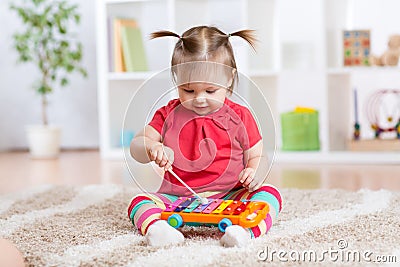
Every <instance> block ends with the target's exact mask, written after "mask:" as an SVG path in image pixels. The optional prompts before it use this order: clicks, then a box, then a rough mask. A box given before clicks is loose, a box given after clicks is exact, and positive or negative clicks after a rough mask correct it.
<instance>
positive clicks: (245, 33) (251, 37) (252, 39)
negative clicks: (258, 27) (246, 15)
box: [228, 30, 258, 50]
mask: <svg viewBox="0 0 400 267" xmlns="http://www.w3.org/2000/svg"><path fill="white" fill-rule="evenodd" d="M254 32H255V31H254V30H241V31H237V32H234V33H230V34H228V38H229V37H230V36H238V37H241V38H243V39H244V40H246V42H248V43H249V45H250V46H251V47H252V48H253V49H254V50H256V47H255V44H256V42H258V40H257V38H256V36H255V34H254Z"/></svg>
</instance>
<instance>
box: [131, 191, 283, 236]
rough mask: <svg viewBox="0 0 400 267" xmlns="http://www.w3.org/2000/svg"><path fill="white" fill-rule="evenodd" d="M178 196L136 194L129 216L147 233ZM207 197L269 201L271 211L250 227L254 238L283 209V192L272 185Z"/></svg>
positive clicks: (267, 229)
mask: <svg viewBox="0 0 400 267" xmlns="http://www.w3.org/2000/svg"><path fill="white" fill-rule="evenodd" d="M202 195H203V194H202ZM178 197H179V196H175V195H169V194H161V193H147V194H139V195H136V196H135V197H134V198H133V199H132V201H131V203H130V205H129V208H128V216H129V218H130V220H131V221H132V223H133V225H134V226H136V228H137V229H138V230H139V231H140V232H141V233H142V235H145V234H146V232H147V229H148V228H149V226H150V225H152V224H153V223H154V222H156V221H158V220H160V217H161V211H163V210H164V209H165V207H166V205H168V204H171V203H173V202H174V201H175V200H177V199H178ZM207 197H208V198H222V199H224V200H228V199H231V200H252V201H262V202H266V203H268V205H269V210H270V211H269V213H268V214H267V216H266V218H265V219H264V220H262V221H261V222H260V223H259V224H258V225H257V226H255V227H252V228H248V231H249V232H250V234H251V236H252V237H253V238H256V237H259V236H262V235H264V234H266V233H267V232H268V231H269V229H270V228H271V226H272V224H273V222H274V221H275V220H276V218H277V217H278V214H279V212H280V211H281V209H282V198H281V194H280V193H279V191H278V190H277V189H276V188H275V187H274V186H272V185H264V186H262V187H260V188H259V189H258V190H256V191H254V192H251V193H250V192H249V191H247V189H246V188H240V189H237V190H234V191H231V192H228V193H219V194H212V195H208V196H207Z"/></svg>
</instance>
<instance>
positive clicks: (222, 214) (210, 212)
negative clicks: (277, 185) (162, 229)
mask: <svg viewBox="0 0 400 267" xmlns="http://www.w3.org/2000/svg"><path fill="white" fill-rule="evenodd" d="M208 200H209V201H208V203H207V204H201V201H200V199H198V198H194V197H192V198H185V197H180V198H178V199H177V200H176V201H175V202H174V203H172V204H170V205H168V206H167V207H166V209H165V210H164V211H162V212H161V219H163V220H167V221H168V224H169V225H171V226H172V227H174V228H179V227H181V226H182V225H183V224H184V223H187V224H213V225H218V228H219V230H220V231H221V232H225V229H226V227H228V226H230V225H233V224H236V225H240V226H242V227H245V228H251V227H254V226H256V225H258V224H259V223H260V221H261V220H263V219H264V218H265V217H266V216H267V214H268V212H269V206H268V204H266V203H264V202H258V201H236V200H224V199H208Z"/></svg>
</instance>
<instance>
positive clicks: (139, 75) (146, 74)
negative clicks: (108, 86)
mask: <svg viewBox="0 0 400 267" xmlns="http://www.w3.org/2000/svg"><path fill="white" fill-rule="evenodd" d="M157 73H158V72H156V71H143V72H109V73H108V80H110V81H128V80H147V79H149V78H150V77H152V76H153V75H155V74H157Z"/></svg>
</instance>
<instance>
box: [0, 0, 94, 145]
mask: <svg viewBox="0 0 400 267" xmlns="http://www.w3.org/2000/svg"><path fill="white" fill-rule="evenodd" d="M95 1H96V0H87V1H84V0H71V2H74V3H78V4H79V12H80V14H81V16H82V20H81V24H80V26H79V28H78V29H77V33H78V38H79V39H80V41H81V42H82V44H83V47H84V51H83V53H84V54H83V57H84V58H83V65H84V66H85V67H86V69H87V70H88V73H89V76H88V78H87V79H84V78H82V77H81V76H80V75H78V74H74V75H73V76H71V77H70V85H69V86H68V87H64V88H61V90H57V91H56V92H55V93H54V94H52V95H51V96H50V98H49V101H50V105H49V121H50V123H51V124H56V125H59V126H61V127H62V130H63V137H62V144H61V146H62V147H63V148H77V147H79V148H92V147H97V146H98V143H99V138H98V117H97V78H96V44H95V40H96V38H95V37H96V36H95V34H96V31H95V26H96V25H95V19H96V18H95V17H96V14H95V10H96V8H95ZM0 25H1V27H0V150H9V149H15V148H25V147H26V146H27V142H26V138H25V132H24V128H25V125H29V124H39V123H40V120H41V104H40V97H39V96H38V95H36V94H35V92H34V90H33V89H32V83H33V82H34V81H35V80H36V79H37V77H38V73H37V71H36V69H35V68H34V66H33V65H27V64H16V60H17V54H16V52H15V51H14V49H13V47H12V43H13V41H12V34H13V33H14V32H16V31H18V30H19V29H20V28H21V23H20V21H19V18H18V17H17V16H16V15H15V14H14V12H11V11H10V10H9V1H3V0H2V1H0Z"/></svg>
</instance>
